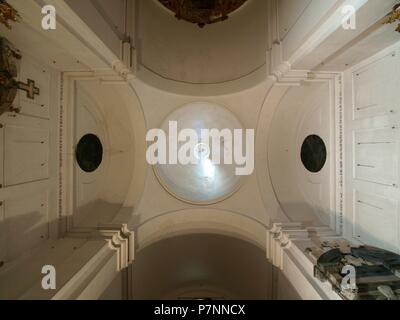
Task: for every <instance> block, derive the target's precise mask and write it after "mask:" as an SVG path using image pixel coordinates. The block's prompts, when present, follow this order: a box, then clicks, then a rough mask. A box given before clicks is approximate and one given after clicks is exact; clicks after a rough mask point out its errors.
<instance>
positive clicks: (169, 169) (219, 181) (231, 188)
mask: <svg viewBox="0 0 400 320" xmlns="http://www.w3.org/2000/svg"><path fill="white" fill-rule="evenodd" d="M171 121H172V122H175V121H176V123H177V132H178V133H179V132H181V130H183V129H193V130H194V131H196V133H197V136H198V137H199V140H198V143H197V144H196V147H195V148H194V149H193V154H194V157H196V158H197V159H198V160H199V161H198V164H180V163H179V162H178V164H157V165H155V166H154V170H155V173H156V175H157V177H158V179H159V181H160V183H161V184H162V185H163V186H164V188H165V189H166V190H167V191H168V192H169V193H171V194H172V195H174V196H175V197H176V198H178V199H180V200H182V201H185V202H189V203H193V204H210V203H215V202H218V201H221V200H223V199H224V198H226V197H228V196H230V195H231V194H232V193H233V192H235V191H236V190H237V189H238V187H239V183H240V179H241V176H238V175H236V167H237V166H236V165H235V163H233V164H224V158H223V154H224V148H226V147H227V144H226V143H225V141H224V140H223V139H221V146H220V153H221V155H222V156H221V164H220V165H214V164H213V162H212V161H211V159H212V156H211V154H210V153H213V152H214V151H215V150H214V151H213V150H212V148H213V143H210V142H211V140H210V141H206V140H203V139H201V130H202V129H209V130H211V129H218V130H220V131H221V130H223V129H229V130H230V131H231V132H232V135H233V130H234V129H242V125H241V123H240V121H239V120H238V119H237V118H236V117H235V116H234V115H233V114H232V113H231V112H230V111H228V110H227V109H225V108H224V107H221V106H219V105H216V104H211V103H207V102H196V103H191V104H188V105H185V106H183V107H181V108H179V109H178V110H176V111H174V112H173V113H171V114H170V115H169V116H168V117H167V118H166V119H165V121H164V122H163V124H162V127H161V129H162V130H163V131H164V132H165V133H169V138H171V132H170V130H169V129H170V122H171ZM186 142H187V141H185V142H178V144H177V146H178V150H180V148H181V147H182V146H183V145H184V144H185V143H186ZM167 145H168V148H169V139H167ZM168 148H167V150H168ZM233 162H234V161H233Z"/></svg>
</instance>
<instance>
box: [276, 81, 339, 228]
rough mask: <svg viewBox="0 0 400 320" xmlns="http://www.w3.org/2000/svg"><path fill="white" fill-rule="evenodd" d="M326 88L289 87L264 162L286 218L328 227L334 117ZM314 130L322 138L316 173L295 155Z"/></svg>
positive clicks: (321, 85) (311, 85)
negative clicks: (321, 155)
mask: <svg viewBox="0 0 400 320" xmlns="http://www.w3.org/2000/svg"><path fill="white" fill-rule="evenodd" d="M331 90H332V88H330V84H329V82H325V83H318V82H317V83H306V84H304V85H302V86H299V87H292V88H290V89H288V91H287V93H286V95H285V96H284V97H283V98H282V100H281V101H280V104H279V105H278V107H277V111H276V113H275V115H274V119H273V122H272V123H273V124H272V127H271V131H270V136H269V148H268V151H269V153H268V154H269V158H268V166H269V171H270V175H271V180H272V184H273V187H274V191H275V195H276V197H277V199H278V201H279V202H280V204H281V206H282V209H283V211H284V212H285V213H286V215H287V216H288V218H289V219H290V221H309V222H311V223H317V224H318V223H322V224H326V225H329V224H330V221H331V214H332V213H333V212H334V211H333V210H334V209H333V208H332V203H333V201H334V186H335V181H334V179H333V172H332V170H334V165H335V164H334V158H335V147H334V145H333V144H332V142H333V141H334V126H335V118H334V116H333V110H334V101H333V100H332V95H331ZM313 134H315V135H318V136H320V137H321V138H322V139H323V140H324V142H325V145H326V149H327V162H326V164H325V166H324V168H323V169H322V170H321V171H320V172H319V173H311V172H309V171H308V170H307V169H306V168H305V167H304V166H303V164H302V162H301V157H300V154H301V147H302V144H303V142H304V139H305V138H306V137H308V136H309V135H313Z"/></svg>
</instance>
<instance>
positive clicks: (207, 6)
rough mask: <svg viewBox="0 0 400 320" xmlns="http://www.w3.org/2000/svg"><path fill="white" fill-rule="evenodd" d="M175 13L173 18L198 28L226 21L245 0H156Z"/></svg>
mask: <svg viewBox="0 0 400 320" xmlns="http://www.w3.org/2000/svg"><path fill="white" fill-rule="evenodd" d="M158 1H160V3H162V4H163V5H164V6H165V7H166V8H168V9H169V10H171V11H173V12H174V13H175V17H177V18H178V19H183V20H186V21H188V22H192V23H196V24H198V25H199V27H201V28H202V27H204V26H205V25H206V24H211V23H215V22H220V21H224V20H226V19H228V15H229V14H230V13H232V12H233V11H235V10H237V9H239V8H240V7H241V6H242V5H243V4H244V3H245V2H246V1H247V0H183V1H182V0H158Z"/></svg>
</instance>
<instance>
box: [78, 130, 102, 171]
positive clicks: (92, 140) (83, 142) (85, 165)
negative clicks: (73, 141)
mask: <svg viewBox="0 0 400 320" xmlns="http://www.w3.org/2000/svg"><path fill="white" fill-rule="evenodd" d="M102 160H103V145H102V144H101V141H100V139H99V138H98V137H97V136H96V135H94V134H87V135H84V136H83V137H82V138H81V139H80V140H79V142H78V145H77V146H76V161H77V162H78V165H79V167H80V168H81V169H82V170H83V171H85V172H93V171H95V170H96V169H97V168H98V167H99V166H100V164H101V162H102Z"/></svg>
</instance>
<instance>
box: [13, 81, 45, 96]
mask: <svg viewBox="0 0 400 320" xmlns="http://www.w3.org/2000/svg"><path fill="white" fill-rule="evenodd" d="M17 87H18V89H20V90H23V91H25V92H26V97H27V98H28V99H32V100H33V99H35V95H40V89H39V88H37V87H36V86H35V81H34V80H31V79H28V80H27V83H23V82H18V83H17Z"/></svg>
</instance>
